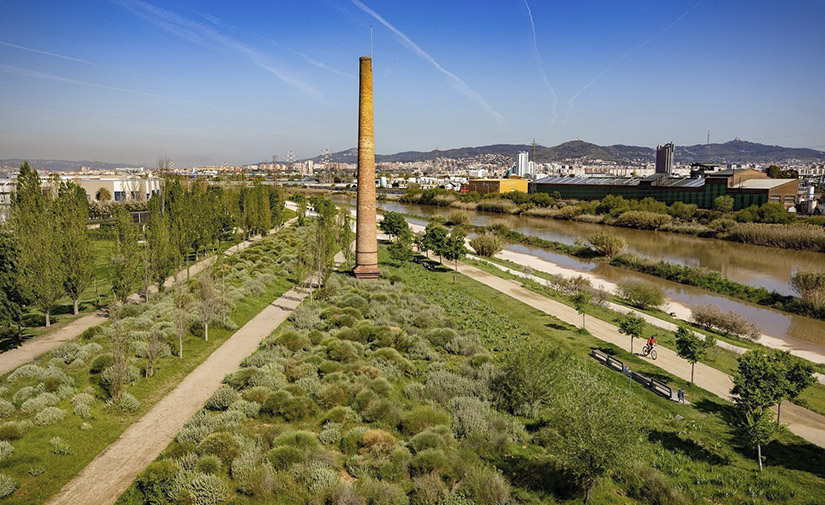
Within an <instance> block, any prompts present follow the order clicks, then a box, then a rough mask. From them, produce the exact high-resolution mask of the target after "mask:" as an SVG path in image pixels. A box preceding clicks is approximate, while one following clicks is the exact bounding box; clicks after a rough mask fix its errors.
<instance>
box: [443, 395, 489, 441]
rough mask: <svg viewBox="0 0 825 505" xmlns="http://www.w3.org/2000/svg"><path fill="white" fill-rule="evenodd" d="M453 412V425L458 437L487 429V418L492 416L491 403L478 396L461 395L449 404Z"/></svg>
mask: <svg viewBox="0 0 825 505" xmlns="http://www.w3.org/2000/svg"><path fill="white" fill-rule="evenodd" d="M447 408H448V409H449V410H450V412H452V415H453V418H452V422H451V425H450V426H451V427H452V429H453V433H455V435H456V437H458V438H463V437H466V436H467V435H469V434H471V433H473V432H477V431H478V432H483V431H486V430H487V420H488V419H489V417H490V414H491V409H490V405H489V404H488V403H487V402H485V401H482V400H479V399H478V398H475V397H471V396H459V397H457V398H453V399H452V400H450V401H449V403H448V404H447Z"/></svg>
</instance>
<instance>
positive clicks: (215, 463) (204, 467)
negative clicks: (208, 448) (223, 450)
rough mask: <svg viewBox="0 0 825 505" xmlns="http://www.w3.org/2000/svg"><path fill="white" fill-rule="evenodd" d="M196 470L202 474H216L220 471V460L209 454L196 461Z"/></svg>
mask: <svg viewBox="0 0 825 505" xmlns="http://www.w3.org/2000/svg"><path fill="white" fill-rule="evenodd" d="M196 468H197V470H198V471H199V472H202V473H213V474H214V473H218V472H220V471H221V460H220V459H218V457H217V456H213V455H211V454H209V455H207V456H204V457H202V458H201V459H199V460H198V466H197V467H196Z"/></svg>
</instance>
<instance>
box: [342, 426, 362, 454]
mask: <svg viewBox="0 0 825 505" xmlns="http://www.w3.org/2000/svg"><path fill="white" fill-rule="evenodd" d="M366 431H367V428H365V427H363V426H359V427H357V428H353V429H351V430H349V431H348V432H346V433H345V434H344V436H343V437H342V438H341V444H340V447H341V452H343V453H344V454H355V453H356V452H357V451H358V448H359V447H360V443H361V436H362V435H363V434H364V433H365V432H366Z"/></svg>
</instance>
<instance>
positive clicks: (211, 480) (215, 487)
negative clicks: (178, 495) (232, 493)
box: [187, 472, 229, 505]
mask: <svg viewBox="0 0 825 505" xmlns="http://www.w3.org/2000/svg"><path fill="white" fill-rule="evenodd" d="M187 489H188V490H189V492H190V493H191V494H192V496H193V497H194V498H195V503H197V504H198V505H217V504H218V503H223V502H225V501H226V499H227V498H228V497H229V487H228V486H227V485H226V483H225V482H224V481H223V479H221V478H220V477H218V476H217V475H211V474H204V473H200V472H197V473H195V475H194V476H192V477H191V478H190V480H189V484H188V486H187Z"/></svg>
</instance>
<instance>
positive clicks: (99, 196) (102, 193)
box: [95, 188, 112, 203]
mask: <svg viewBox="0 0 825 505" xmlns="http://www.w3.org/2000/svg"><path fill="white" fill-rule="evenodd" d="M111 199H112V193H111V192H110V191H109V190H108V188H100V189H98V190H97V193H95V200H97V201H98V202H103V203H106V202H108V201H110V200H111Z"/></svg>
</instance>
